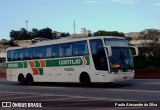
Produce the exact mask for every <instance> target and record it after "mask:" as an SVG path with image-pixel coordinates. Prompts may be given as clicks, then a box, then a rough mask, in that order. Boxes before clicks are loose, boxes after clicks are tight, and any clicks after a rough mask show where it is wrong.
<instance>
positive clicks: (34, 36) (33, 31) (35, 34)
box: [31, 28, 39, 39]
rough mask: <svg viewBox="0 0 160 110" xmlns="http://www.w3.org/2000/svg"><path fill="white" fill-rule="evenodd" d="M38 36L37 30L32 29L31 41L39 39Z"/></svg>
mask: <svg viewBox="0 0 160 110" xmlns="http://www.w3.org/2000/svg"><path fill="white" fill-rule="evenodd" d="M38 35H39V30H38V29H36V28H33V29H32V32H31V36H32V39H34V38H37V37H39V36H38Z"/></svg>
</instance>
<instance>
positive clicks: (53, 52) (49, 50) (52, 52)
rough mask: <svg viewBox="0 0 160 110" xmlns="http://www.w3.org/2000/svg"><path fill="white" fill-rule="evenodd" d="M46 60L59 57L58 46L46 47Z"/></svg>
mask: <svg viewBox="0 0 160 110" xmlns="http://www.w3.org/2000/svg"><path fill="white" fill-rule="evenodd" d="M45 50H46V51H45V58H57V57H58V56H59V55H58V53H59V48H58V45H50V46H46V49H45Z"/></svg>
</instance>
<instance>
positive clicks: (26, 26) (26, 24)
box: [26, 20, 28, 33]
mask: <svg viewBox="0 0 160 110" xmlns="http://www.w3.org/2000/svg"><path fill="white" fill-rule="evenodd" d="M26 31H27V33H28V20H26Z"/></svg>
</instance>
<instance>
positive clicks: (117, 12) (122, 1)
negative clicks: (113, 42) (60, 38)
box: [0, 0, 160, 39]
mask: <svg viewBox="0 0 160 110" xmlns="http://www.w3.org/2000/svg"><path fill="white" fill-rule="evenodd" d="M26 20H27V21H28V23H27V24H28V31H31V30H32V28H37V29H42V28H46V27H49V28H51V29H52V30H53V31H58V32H69V33H70V34H73V32H74V28H73V22H74V21H75V24H76V33H77V34H78V33H80V32H81V28H86V29H88V30H91V31H92V32H96V31H98V30H105V31H118V32H124V33H129V32H140V31H143V30H144V29H151V28H154V29H160V0H0V39H10V37H9V33H10V32H11V30H20V29H21V28H26Z"/></svg>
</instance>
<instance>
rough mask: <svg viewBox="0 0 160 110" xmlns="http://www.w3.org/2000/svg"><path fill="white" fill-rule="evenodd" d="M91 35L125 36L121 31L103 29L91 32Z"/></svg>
mask: <svg viewBox="0 0 160 110" xmlns="http://www.w3.org/2000/svg"><path fill="white" fill-rule="evenodd" d="M93 36H119V37H125V35H124V34H123V33H122V32H117V31H104V30H99V31H97V32H95V33H94V34H93Z"/></svg>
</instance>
